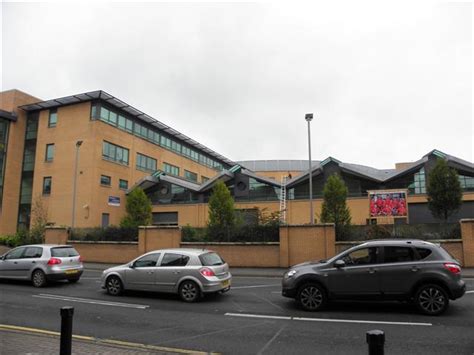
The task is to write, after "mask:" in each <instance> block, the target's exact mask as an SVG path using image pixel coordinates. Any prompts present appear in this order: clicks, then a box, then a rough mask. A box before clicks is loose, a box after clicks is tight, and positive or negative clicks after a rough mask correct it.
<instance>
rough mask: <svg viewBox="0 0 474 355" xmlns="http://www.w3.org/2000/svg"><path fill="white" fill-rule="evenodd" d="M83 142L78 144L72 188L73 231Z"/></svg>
mask: <svg viewBox="0 0 474 355" xmlns="http://www.w3.org/2000/svg"><path fill="white" fill-rule="evenodd" d="M81 144H82V141H77V142H76V162H75V166H74V179H73V188H72V220H71V230H73V229H74V222H75V220H76V185H77V165H78V163H79V148H80V147H81Z"/></svg>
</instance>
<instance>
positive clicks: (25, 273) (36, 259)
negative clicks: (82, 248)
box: [0, 244, 84, 287]
mask: <svg viewBox="0 0 474 355" xmlns="http://www.w3.org/2000/svg"><path fill="white" fill-rule="evenodd" d="M83 270H84V267H83V265H82V259H81V256H80V255H79V253H78V252H77V250H76V249H74V248H73V247H72V246H70V245H55V244H36V245H23V246H20V247H17V248H14V249H12V250H10V251H9V252H7V253H6V254H3V255H2V256H0V278H5V279H18V280H31V282H32V283H33V286H35V287H43V286H45V285H46V283H47V282H48V281H50V280H68V281H69V282H77V281H79V278H80V277H81V275H82V272H83Z"/></svg>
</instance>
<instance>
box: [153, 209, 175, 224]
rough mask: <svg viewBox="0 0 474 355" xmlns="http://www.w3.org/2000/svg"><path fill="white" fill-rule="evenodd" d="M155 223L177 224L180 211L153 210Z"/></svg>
mask: <svg viewBox="0 0 474 355" xmlns="http://www.w3.org/2000/svg"><path fill="white" fill-rule="evenodd" d="M152 218H153V222H152V223H153V225H160V226H177V225H178V212H153V214H152Z"/></svg>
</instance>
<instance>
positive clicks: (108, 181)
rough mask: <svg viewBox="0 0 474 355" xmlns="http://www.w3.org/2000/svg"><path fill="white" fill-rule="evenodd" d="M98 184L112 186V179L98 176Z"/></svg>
mask: <svg viewBox="0 0 474 355" xmlns="http://www.w3.org/2000/svg"><path fill="white" fill-rule="evenodd" d="M100 184H101V185H103V186H110V185H111V184H112V178H111V177H110V176H107V175H101V176H100Z"/></svg>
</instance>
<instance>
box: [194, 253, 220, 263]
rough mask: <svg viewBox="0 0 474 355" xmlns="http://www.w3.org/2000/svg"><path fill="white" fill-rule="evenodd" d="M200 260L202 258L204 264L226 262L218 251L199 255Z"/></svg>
mask: <svg viewBox="0 0 474 355" xmlns="http://www.w3.org/2000/svg"><path fill="white" fill-rule="evenodd" d="M199 260H201V264H202V266H217V265H223V264H224V263H225V261H224V260H222V258H221V257H220V256H219V254H217V253H206V254H201V255H199Z"/></svg>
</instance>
